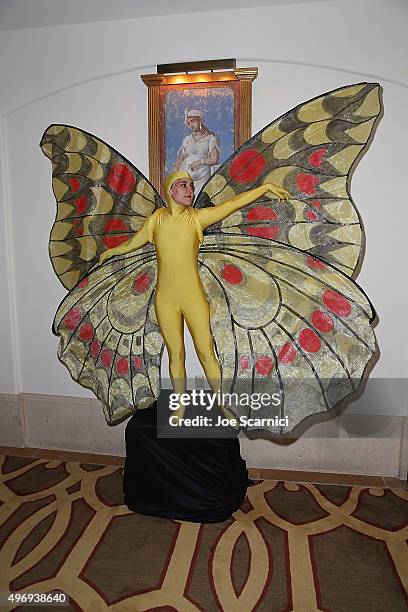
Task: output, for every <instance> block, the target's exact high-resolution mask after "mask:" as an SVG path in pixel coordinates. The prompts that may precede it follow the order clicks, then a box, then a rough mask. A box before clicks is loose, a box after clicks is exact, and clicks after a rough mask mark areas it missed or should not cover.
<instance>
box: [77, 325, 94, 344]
mask: <svg viewBox="0 0 408 612" xmlns="http://www.w3.org/2000/svg"><path fill="white" fill-rule="evenodd" d="M93 335H94V328H93V326H92V325H91V324H90V323H84V325H81V329H80V330H79V337H80V338H81V340H83V341H84V342H89V340H91V339H92V338H93Z"/></svg>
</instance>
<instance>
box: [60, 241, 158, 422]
mask: <svg viewBox="0 0 408 612" xmlns="http://www.w3.org/2000/svg"><path fill="white" fill-rule="evenodd" d="M155 286H156V255H155V250H154V248H153V247H152V246H151V245H147V246H146V247H144V248H143V249H140V250H139V251H137V253H132V254H129V255H125V256H120V257H115V258H112V259H111V260H109V261H108V262H107V263H105V264H104V265H103V266H101V267H99V268H97V269H95V270H94V271H92V272H91V273H90V274H89V275H88V276H85V277H84V278H83V279H82V280H81V281H80V282H79V283H78V284H77V285H76V287H75V288H74V289H72V290H71V291H70V293H69V294H68V295H67V297H66V298H65V299H64V300H63V302H62V303H61V305H60V306H59V308H58V310H57V313H56V315H55V319H54V324H53V331H54V333H55V334H56V335H58V336H60V338H61V340H60V344H59V348H58V357H59V359H60V361H61V362H62V363H64V365H65V366H66V367H67V368H68V370H69V372H70V374H71V376H72V378H73V379H74V380H75V381H77V382H78V383H79V384H81V385H82V386H84V387H86V388H89V389H91V390H92V391H93V392H94V393H95V395H96V396H97V397H98V398H99V399H100V400H101V402H102V406H103V410H104V413H105V418H106V420H107V422H108V423H109V424H116V423H118V422H120V421H122V420H123V419H124V418H126V417H128V416H129V415H131V414H133V413H134V412H135V410H136V408H146V407H147V406H149V405H150V404H151V403H152V402H153V401H154V399H155V398H157V397H158V395H159V391H160V363H161V356H162V352H163V340H162V337H161V335H160V330H159V327H158V324H157V320H156V315H155V311H154V304H153V300H154V292H155Z"/></svg>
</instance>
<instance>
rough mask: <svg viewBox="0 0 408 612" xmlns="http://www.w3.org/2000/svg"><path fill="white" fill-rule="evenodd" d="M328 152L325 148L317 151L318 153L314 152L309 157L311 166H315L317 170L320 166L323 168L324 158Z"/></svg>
mask: <svg viewBox="0 0 408 612" xmlns="http://www.w3.org/2000/svg"><path fill="white" fill-rule="evenodd" d="M326 151H327V148H326V147H324V148H323V149H317V150H316V151H313V153H311V154H310V155H309V157H308V159H309V163H310V165H311V166H314V167H315V168H317V167H318V166H321V165H322V163H323V158H324V155H325V153H326Z"/></svg>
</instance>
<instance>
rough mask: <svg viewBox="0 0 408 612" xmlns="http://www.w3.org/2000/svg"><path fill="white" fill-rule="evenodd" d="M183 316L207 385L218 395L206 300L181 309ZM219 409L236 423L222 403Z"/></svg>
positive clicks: (218, 370) (217, 369)
mask: <svg viewBox="0 0 408 612" xmlns="http://www.w3.org/2000/svg"><path fill="white" fill-rule="evenodd" d="M183 315H184V318H185V321H186V323H187V326H188V329H189V331H190V334H191V337H192V339H193V343H194V348H195V350H196V353H197V357H198V359H199V361H200V363H201V365H202V367H203V370H204V373H205V377H206V379H207V381H208V384H209V385H210V387H211V389H212V391H213V393H218V392H219V391H221V368H220V364H219V363H218V359H217V357H216V355H215V351H214V346H213V337H212V335H211V327H210V307H209V304H208V302H207V300H206V299H205V298H200V299H199V300H195V301H194V304H192V303H189V304H188V306H187V307H186V308H183ZM220 409H221V410H222V412H223V413H224V415H225V417H226V418H227V419H229V420H230V421H232V423H233V424H234V423H236V418H235V415H234V414H233V412H231V410H230V409H229V408H227V407H226V406H224V404H223V403H221V404H220ZM233 426H234V427H235V425H233Z"/></svg>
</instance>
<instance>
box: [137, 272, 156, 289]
mask: <svg viewBox="0 0 408 612" xmlns="http://www.w3.org/2000/svg"><path fill="white" fill-rule="evenodd" d="M151 282H152V279H151V277H150V274H148V273H147V272H141V273H140V274H138V275H137V276H136V278H135V280H134V281H133V290H134V291H135V292H136V293H143V291H146V289H147V288H148V287H149V285H150V283H151Z"/></svg>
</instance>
